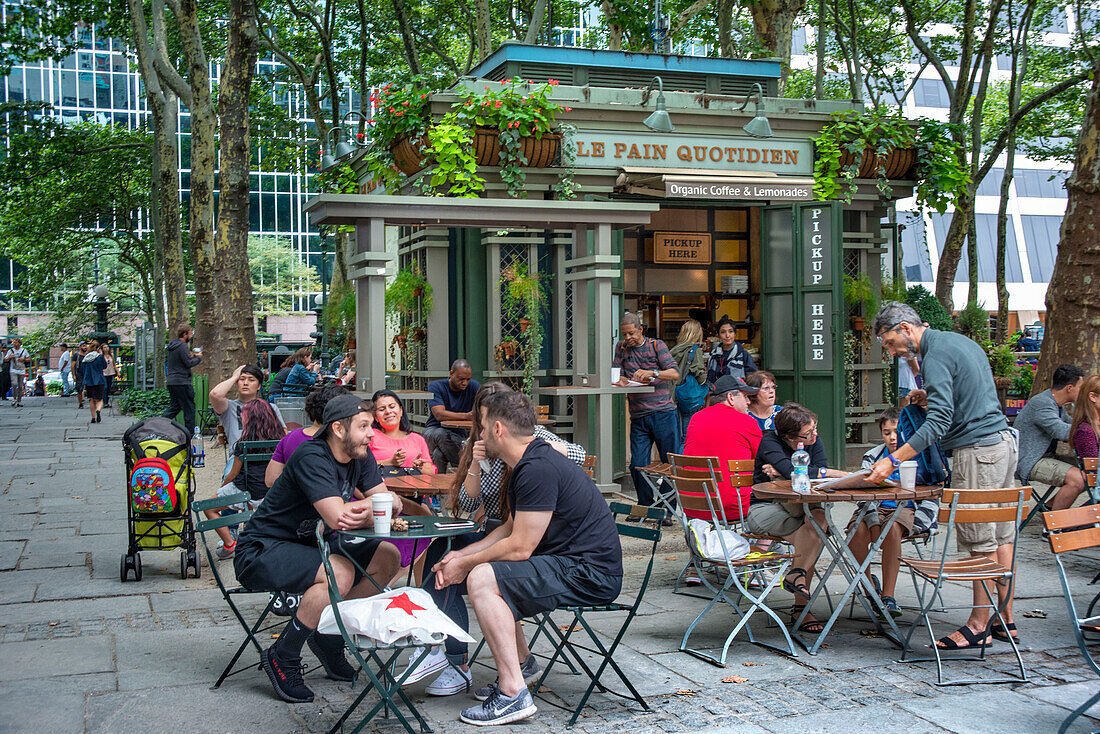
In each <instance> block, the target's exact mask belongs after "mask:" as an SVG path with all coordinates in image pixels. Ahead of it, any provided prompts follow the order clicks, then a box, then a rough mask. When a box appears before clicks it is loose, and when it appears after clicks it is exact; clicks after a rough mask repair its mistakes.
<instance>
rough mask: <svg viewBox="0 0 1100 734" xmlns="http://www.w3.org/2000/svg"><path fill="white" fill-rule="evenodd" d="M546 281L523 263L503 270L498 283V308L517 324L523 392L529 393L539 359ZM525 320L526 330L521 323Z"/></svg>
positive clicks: (544, 276) (545, 299) (546, 294)
mask: <svg viewBox="0 0 1100 734" xmlns="http://www.w3.org/2000/svg"><path fill="white" fill-rule="evenodd" d="M547 277H548V276H546V275H543V274H541V273H532V272H530V270H529V268H528V267H527V264H526V263H516V264H513V265H509V266H508V267H506V268H504V270H503V271H501V274H500V283H501V285H502V286H504V295H503V299H502V303H501V306H502V307H503V311H504V313H505V315H507V316H510V317H511V318H514V319H516V320H517V321H520V335H519V341H520V344H521V345H522V348H523V391H524V392H527V393H530V392H531V388H532V387H533V386H534V383H535V373H536V372H537V371H538V368H539V360H540V359H541V357H542V340H543V327H542V312H543V310H544V309H545V308H546V303H547V300H548V298H547V296H548V293H547V290H548V289H547V283H546V281H547ZM524 320H526V322H527V326H526V328H525V327H524V326H523V321H524Z"/></svg>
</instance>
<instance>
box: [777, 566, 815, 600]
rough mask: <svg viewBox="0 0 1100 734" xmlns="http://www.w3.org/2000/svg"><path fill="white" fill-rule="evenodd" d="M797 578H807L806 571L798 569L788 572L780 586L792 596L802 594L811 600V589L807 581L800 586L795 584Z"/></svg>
mask: <svg viewBox="0 0 1100 734" xmlns="http://www.w3.org/2000/svg"><path fill="white" fill-rule="evenodd" d="M797 578H801V579H805V578H806V571H805V569H801V568H796V569H794V570H793V571H788V572H787V574H786V575H785V576H784V577H783V581H782V582H781V583H780V584H779V585H780V586H782V587H783V590H784V591H789V592H791V593H792V594H801V595H802V596H804V597H806V598H807V599H809V598H810V587H809V586H807V585H806V582H805V581H803V582H802V583H800V584H796V583H794V581H793V579H797Z"/></svg>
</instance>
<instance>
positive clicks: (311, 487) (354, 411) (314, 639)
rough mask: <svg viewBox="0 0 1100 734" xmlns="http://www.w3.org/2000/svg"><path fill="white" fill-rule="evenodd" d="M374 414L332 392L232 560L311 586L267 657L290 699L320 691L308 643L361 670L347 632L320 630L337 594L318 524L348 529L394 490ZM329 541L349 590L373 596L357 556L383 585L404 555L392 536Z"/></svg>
mask: <svg viewBox="0 0 1100 734" xmlns="http://www.w3.org/2000/svg"><path fill="white" fill-rule="evenodd" d="M373 420H374V413H373V406H372V405H371V403H370V401H366V400H364V401H360V399H359V398H357V397H355V396H354V395H350V394H349V395H339V396H337V397H335V398H333V399H332V400H330V401H329V402H328V404H327V405H326V406H325V412H324V416H323V423H324V426H323V427H322V428H321V430H320V431H318V432H317V435H316V436H314V438H313V440H312V441H306V442H305V443H304V444H302V445H301V446H299V447H298V450H296V451H295V452H294V454H293V455H292V456H291V457H290V460H289V461H288V462H287V465H286V468H285V469H283V473H282V474H281V475H280V476H279V478H278V480H276V482H275V484H274V485H273V486H272V487H271V489H270V490H268V492H267V495H266V496H265V497H264V501H263V503H262V504H261V505H260V507H259V509H257V510H256V512H255V514H254V515H253V516H252V519H251V520H249V521H248V524H247V525H246V526H245V528H244V530H243V531H241V535H240V537H239V538H238V540H237V551H236V555H235V557H234V562H233V566H234V570H235V571H236V573H237V580H238V581H240V582H241V584H242V585H244V587H245V588H247V589H253V590H257V591H286V592H292V593H302V592H304V593H302V600H301V602H300V603H299V604H298V610H297V613H296V614H295V617H294V619H292V620H291V621H290V622H289V623H288V624H287V626H286V628H285V629H284V630H283V632H282V633H281V634H280V635H279V638H278V640H277V641H276V642H275V644H274V645H272V646H271V647H269V648H268V649H266V650H264V651H263V653H262V654H261V656H260V660H261V664H262V667H263V669H264V671H265V672H266V673H267V675H268V677H269V678H270V679H271V684H272V685H273V686H274V687H275V693H276V694H277V695H278V696H279V698H281V699H283V700H284V701H288V702H290V703H307V702H309V701H312V700H313V691H311V690H310V689H309V688H307V687H306V685H305V683H304V681H303V680H302V645H303V644H304V643H306V642H308V643H309V649H310V650H312V651H313V653H314V654H315V655H316V656H317V658H318V660H320V661H321V665H322V666H324V669H325V672H326V673H327V674H328V677H329V678H332V679H333V680H340V681H350V680H352V679H353V678H354V677H355V670H354V669H353V668H352V667H351V666H350V665H348V662H347V660H346V659H345V658H344V642H343V639H341V637H340V636H339V635H319V634H315V630H316V628H317V623H318V621H319V620H320V618H321V610H322V609H324V608H325V606H327V605H328V603H329V596H328V580H327V576H326V575H325V569H324V568H323V567H322V565H321V552H320V550H319V549H318V548H317V544H316V540H315V536H314V529H315V528H316V526H317V521H318V520H324V522H325V525H327V526H328V528H330V529H339V530H350V529H353V528H360V527H364V526H366V525H368V524H370V523H372V522H373V517H372V513H371V502H370V500H369V499H366V498H367V497H369V496H370V495H372V494H376V493H378V492H385V491H386V488H385V485H384V484H383V483H382V475H381V473H380V472H379V470H378V464H377V463H376V462H375V461H374V456H373V455H372V454H371V451H370V440H371V438H372V437H373V435H374V433H373V431H372V430H371V422H372V421H373ZM400 501H401V500H400V498H399V497H394V506H395V507H400V506H401V505H400ZM327 542H329V543H330V548H331V549H332V552H333V553H334V554H339V555H333V556H332V568H333V572H334V573H335V575H336V580H337V584H338V585H339V587H340V594H341V595H342V596H343V597H344V598H345V599H354V598H357V597H364V596H370V595H371V594H374V593H376V592H377V590H378V589H377V587H376V586H375V585H374V583H372V582H371V581H370V579H367V578H364V577H362V576H361V575H360V574H359V573H358V572H357V571H356V569H355V566H354V565H353V564H352V562H351V561H350V560H348V558H354V559H355V561H356V562H357V563H358V564H359V566H361V567H364V568H366V571H367V573H368V574H369V575H370V576H371V577H372V578H375V579H379V580H381V582H382V584H381V585H385V582H387V581H389V580H390V579H391V578H393V576H394V574H396V573H397V569H398V568H399V567H400V563H401V554H400V553H399V552H398V550H397V548H396V547H394V546H393V545H392V544H390V543H380V542H379V541H366V542H363V543H356V544H351V543H345V542H342V541H341V540H340V538H339V536H337V535H336V534H334V533H331V532H330V534H329V539H328V541H327ZM345 556H347V557H345Z"/></svg>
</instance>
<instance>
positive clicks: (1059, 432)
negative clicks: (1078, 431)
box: [1013, 364, 1086, 510]
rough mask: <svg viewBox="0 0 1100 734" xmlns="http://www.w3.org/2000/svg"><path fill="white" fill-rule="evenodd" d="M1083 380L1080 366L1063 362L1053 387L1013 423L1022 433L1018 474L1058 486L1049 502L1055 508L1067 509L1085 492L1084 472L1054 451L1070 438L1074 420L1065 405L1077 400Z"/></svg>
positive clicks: (1055, 375)
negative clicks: (1058, 445) (1060, 442)
mask: <svg viewBox="0 0 1100 734" xmlns="http://www.w3.org/2000/svg"><path fill="white" fill-rule="evenodd" d="M1084 379H1085V373H1084V371H1082V370H1081V368H1080V367H1076V366H1074V365H1072V364H1063V365H1060V366H1059V367H1058V369H1056V370H1054V378H1053V379H1052V380H1051V386H1050V389H1049V390H1043V391H1042V392H1041V393H1039V394H1038V395H1036V396H1034V397H1033V398H1031V399H1030V400H1028V401H1027V405H1025V406H1024V409H1023V410H1021V411H1020V414H1019V415H1018V416H1016V422H1015V423H1014V424H1013V427H1014V428H1015V429H1016V430H1017V431H1019V433H1020V461H1019V462H1018V463H1017V464H1016V476H1017V477H1019V478H1020V479H1021V480H1022V481H1024V482H1025V483H1026V482H1039V483H1041V484H1049V485H1050V486H1051V487H1053V488H1057V492H1058V493H1057V494H1056V495H1055V496H1054V500H1053V501H1052V502H1051V503H1050V509H1052V510H1064V509H1066V508H1068V507H1069V506H1070V505H1072V504H1073V501H1074V500H1075V499H1077V497H1078V495H1080V494H1081V493H1082V492H1084V491H1085V484H1086V482H1085V473H1084V472H1082V471H1081V470H1080V469H1078V468H1077V467H1076V466H1074V465H1073V464H1071V463H1069V462H1066V461H1062V459H1060V458H1059V457H1058V456H1057V454H1055V452H1054V450H1055V447H1056V446H1057V444H1058V442H1059V441H1068V440H1069V429H1070V424H1071V423H1072V422H1073V420H1072V418H1071V417H1070V415H1069V414H1068V413H1067V412H1066V411H1065V410H1063V406H1065V405H1069V404H1070V403H1073V402H1076V400H1077V391H1078V390H1080V389H1081V383H1082V382H1083V381H1084ZM1043 500H1044V502H1045V500H1046V497H1044V498H1043ZM1037 506H1039V505H1038V503H1037Z"/></svg>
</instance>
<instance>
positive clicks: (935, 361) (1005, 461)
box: [868, 301, 1019, 650]
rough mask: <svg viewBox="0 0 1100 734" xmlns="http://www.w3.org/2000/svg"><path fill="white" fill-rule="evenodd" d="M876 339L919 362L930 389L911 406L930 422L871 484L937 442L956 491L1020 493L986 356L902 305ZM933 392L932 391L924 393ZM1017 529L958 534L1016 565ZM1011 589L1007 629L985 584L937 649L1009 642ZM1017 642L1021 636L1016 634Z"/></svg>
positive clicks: (883, 462) (876, 469) (1001, 595)
mask: <svg viewBox="0 0 1100 734" xmlns="http://www.w3.org/2000/svg"><path fill="white" fill-rule="evenodd" d="M872 327H873V333H874V334H875V336H876V337H878V340H879V342H880V343H881V344H882V345H883V346H884V347H885V348H886V350H887V351H888V352H889V353H890V356H892V357H901V358H903V359H908V358H909V357H918V358H919V359H920V360H921V373H922V374H923V375H924V385H925V390H914V391H913V392H911V393H910V394H909V399H910V402H911V403H916V404H918V405H920V404H922V403H925V402H926V403H927V409H928V417H927V419H926V420H925V421H924V424H923V425H922V426H921V427H920V428H918V429H917V431H916V432H915V433H914V434H913V435H912V437H911V438H910V439H909V441H908V442H907V443H905V444H903V445H902V446H899V447H898V448H897V449H896V450H895V451H893V452H890V453H888V454H887V455H886V456H884V457H883V458H881V459H879V460H878V461H876V462H875V463H874V464H873V465H872V466H871V475H870V476H869V477H868V479H869V480H870V481H871V482H881V481H882V480H884V479H886V478H887V477H888V476H890V474H891V473H892V472H893V471H894V470H895V469H896V468H897V467H898V466H900V464H901V462H903V461H907V460H909V459H913V458H915V457H916V456H917V454H919V453H920V452H921V451H924V450H925V449H926V448H928V447H929V446H931V445H932V444H933V443H935V442H936V441H939V442H940V446H941V447H942V448H943V450H944V451H947V452H951V453H952V454H953V459H952V462H951V468H952V474H951V485H952V486H953V487H958V488H966V489H997V488H1002V487H1012V486H1015V476H1014V475H1015V473H1016V464H1017V462H1018V460H1019V441H1018V439H1017V435H1016V432H1015V431H1013V430H1011V429H1009V427H1008V422H1007V421H1006V420H1005V415H1004V412H1003V411H1002V410H1001V405H1000V402H999V401H998V400H997V388H996V386H995V385H994V384H993V373H992V371H991V370H990V369H989V360H988V359H987V358H986V355H985V351H984V350H983V349H982V348H981V347H980V346H978V344H977V343H976V342H974V341H972V340H971V339H968V338H967V337H965V336H963V335H962V334H956V333H954V332H950V331H939V330H938V329H932V328H928V327H925V326H924V325H923V323H922V322H921V318H920V316H918V315H917V312H916V311H914V310H913V308H912V307H910V306H907V305H905V304H902V303H898V302H897V301H887V302H886V303H884V304H883V305H882V308H881V309H880V310H879V312H878V314H877V315H876V316H875V320H874V322H873V324H872ZM926 391H927V392H926ZM1014 524H1015V523H1012V522H999V523H981V524H979V523H967V524H963V525H959V526H958V528H957V529H956V533H957V536H956V537H957V540H958V546H959V551H960V552H961V553H966V554H969V555H970V556H971V557H972V558H983V559H989V560H992V561H996V562H997V563H999V564H1001V565H1002V566H1004V567H1006V568H1007V567H1010V566H1011V564H1012V543H1013V537H1014V530H1015V528H1014V527H1013V526H1014ZM1012 592H1013V584H1010V585H1008V586H1006V587H1002V586H998V587H997V597H998V601H999V602H1000V603H1001V604H1003V605H1004V609H1003V612H1002V614H1003V616H1004V620H1005V625H1006V626H1007V627H1008V629H1007V630H1004V629H1001V628H1000V627H999V626H998V627H991V625H990V613H989V609H988V608H984V609H983V608H979V607H978V606H977V605H979V604H988V603H989V600H988V597H987V596H986V595H985V592H984V590H983V587H982V584H981V582H974V597H973V598H974V604H975V607H974V608H973V609H971V610H970V617H969V618H968V619H967V620H966V624H964V625H963V626H962V627H960V628H959V629H958V630H956V631H955V632H952V633H951V634H950V635H948V636H947V637H943V638H941V639H940V640H939V641H937V642H936V646H937V647H939V648H941V649H944V650H959V649H965V648H969V647H984V646H985V645H987V644H988V643H989V635H990V634H992V635H993V636H994V637H996V638H997V639H1001V640H1007V639H1008V637H1007V636H1008V635H1010V634H1012V633H1013V632H1014V631H1015V630H1016V624H1015V622H1013V618H1012ZM1012 636H1013V637H1016V635H1014V634H1013V635H1012Z"/></svg>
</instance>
